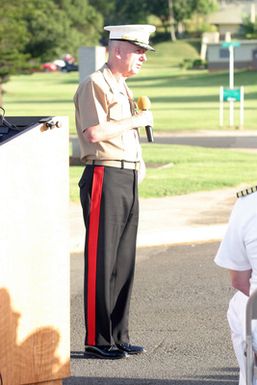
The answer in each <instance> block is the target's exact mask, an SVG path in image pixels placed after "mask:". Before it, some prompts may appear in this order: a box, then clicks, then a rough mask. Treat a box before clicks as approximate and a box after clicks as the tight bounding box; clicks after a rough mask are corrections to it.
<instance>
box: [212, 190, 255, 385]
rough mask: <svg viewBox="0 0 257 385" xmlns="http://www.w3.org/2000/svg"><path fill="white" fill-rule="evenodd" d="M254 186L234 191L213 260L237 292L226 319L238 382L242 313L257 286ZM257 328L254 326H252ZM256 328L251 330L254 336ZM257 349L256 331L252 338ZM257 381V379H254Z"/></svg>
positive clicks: (241, 358)
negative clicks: (233, 197) (230, 210)
mask: <svg viewBox="0 0 257 385" xmlns="http://www.w3.org/2000/svg"><path fill="white" fill-rule="evenodd" d="M256 190H257V187H253V188H250V189H246V190H243V191H241V192H240V193H238V194H237V196H238V198H239V199H238V200H237V202H236V203H235V205H234V207H233V210H232V213H231V216H230V219H229V223H228V228H227V231H226V234H225V236H224V239H223V240H222V242H221V244H220V247H219V250H218V252H217V255H216V257H215V259H214V261H215V263H216V264H217V265H218V266H220V267H223V268H225V269H228V270H229V274H230V279H231V285H232V287H233V288H235V289H236V290H237V291H236V293H235V294H234V295H233V297H232V299H231V300H230V302H229V307H228V312H227V318H228V323H229V326H230V329H231V338H232V343H233V348H234V351H235V355H236V358H237V361H238V364H239V368H240V375H239V385H245V384H246V377H245V359H246V358H245V314H246V304H247V300H248V297H249V295H250V294H251V293H252V292H253V291H254V290H255V289H256V288H257V192H256ZM254 329H256V331H257V327H256V326H255V325H254ZM254 334H255V330H253V335H254ZM254 349H256V351H257V333H256V339H255V340H254ZM256 384H257V381H256Z"/></svg>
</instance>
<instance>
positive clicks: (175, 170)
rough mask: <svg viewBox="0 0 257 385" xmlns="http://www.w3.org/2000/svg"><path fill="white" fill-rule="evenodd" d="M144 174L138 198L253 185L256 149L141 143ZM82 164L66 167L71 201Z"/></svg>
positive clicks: (256, 177) (255, 181)
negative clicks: (68, 169) (68, 171)
mask: <svg viewBox="0 0 257 385" xmlns="http://www.w3.org/2000/svg"><path fill="white" fill-rule="evenodd" d="M143 154H144V159H145V161H146V164H147V175H146V178H145V179H144V181H143V182H142V183H141V184H140V188H139V193H140V197H141V198H150V197H164V196H174V195H181V194H187V193H190V192H196V191H210V190H215V189H222V188H225V187H232V186H235V192H236V191H237V189H238V188H239V185H240V186H245V187H248V186H251V185H256V184H257V167H255V166H254V165H256V158H257V152H256V153H252V152H246V151H238V150H228V149H211V148H202V147H190V146H177V145H161V144H154V145H152V144H144V145H143ZM82 171H83V167H71V168H70V180H71V190H70V193H71V200H73V201H77V200H78V199H79V198H78V194H79V190H78V180H79V178H80V176H81V174H82Z"/></svg>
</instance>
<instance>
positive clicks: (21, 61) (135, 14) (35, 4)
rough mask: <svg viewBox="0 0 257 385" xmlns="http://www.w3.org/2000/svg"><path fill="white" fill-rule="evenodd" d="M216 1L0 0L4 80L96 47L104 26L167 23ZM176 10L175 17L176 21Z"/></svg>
mask: <svg viewBox="0 0 257 385" xmlns="http://www.w3.org/2000/svg"><path fill="white" fill-rule="evenodd" d="M215 3H216V0H140V2H136V1H134V0H108V1H105V0H44V1H38V0H1V23H0V84H1V83H2V82H3V81H5V80H7V79H8V76H9V75H10V74H12V73H17V72H21V71H25V70H26V69H27V68H28V66H29V65H36V64H37V63H42V62H44V61H49V60H53V59H55V58H58V57H60V56H61V55H64V54H65V53H71V54H73V55H75V56H76V55H77V51H78V48H79V47H80V46H81V45H87V46H88V45H97V44H99V41H102V39H103V38H104V36H105V34H104V32H103V25H104V24H105V25H107V24H130V23H131V24H132V23H147V22H148V20H149V17H150V16H152V15H154V16H155V17H156V18H158V19H159V20H160V23H161V24H162V25H163V26H166V28H167V26H171V24H172V23H173V24H174V25H177V23H180V22H183V21H184V20H185V19H189V18H190V17H191V16H192V15H193V14H194V13H200V14H205V13H207V12H209V11H210V10H212V9H213V6H214V4H215ZM171 13H172V17H173V18H174V20H172V23H171Z"/></svg>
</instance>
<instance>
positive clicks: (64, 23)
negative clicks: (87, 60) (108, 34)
mask: <svg viewBox="0 0 257 385" xmlns="http://www.w3.org/2000/svg"><path fill="white" fill-rule="evenodd" d="M26 1H27V8H26V11H25V15H24V17H25V20H26V26H27V30H28V32H29V35H30V40H29V41H28V42H27V44H26V48H25V51H26V52H29V53H30V55H31V57H32V58H36V59H39V60H40V61H41V62H42V61H47V60H52V59H53V58H55V57H58V56H60V55H63V54H64V53H65V52H66V51H68V52H70V53H72V54H74V55H76V54H77V50H78V48H79V46H80V45H83V44H84V45H85V44H90V45H91V44H97V42H98V40H99V37H100V33H99V26H102V18H101V16H100V15H99V14H98V13H97V12H96V11H95V9H94V8H93V7H91V6H90V5H88V3H87V1H86V0H85V1H81V0H44V1H42V2H41V1H40V2H38V0H26Z"/></svg>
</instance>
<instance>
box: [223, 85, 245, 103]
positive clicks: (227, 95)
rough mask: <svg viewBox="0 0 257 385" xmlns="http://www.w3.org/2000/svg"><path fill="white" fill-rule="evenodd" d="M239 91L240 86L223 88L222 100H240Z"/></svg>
mask: <svg viewBox="0 0 257 385" xmlns="http://www.w3.org/2000/svg"><path fill="white" fill-rule="evenodd" d="M240 99H241V92H240V88H232V89H231V88H224V90H223V100H224V102H228V101H230V100H233V101H235V102H240Z"/></svg>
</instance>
